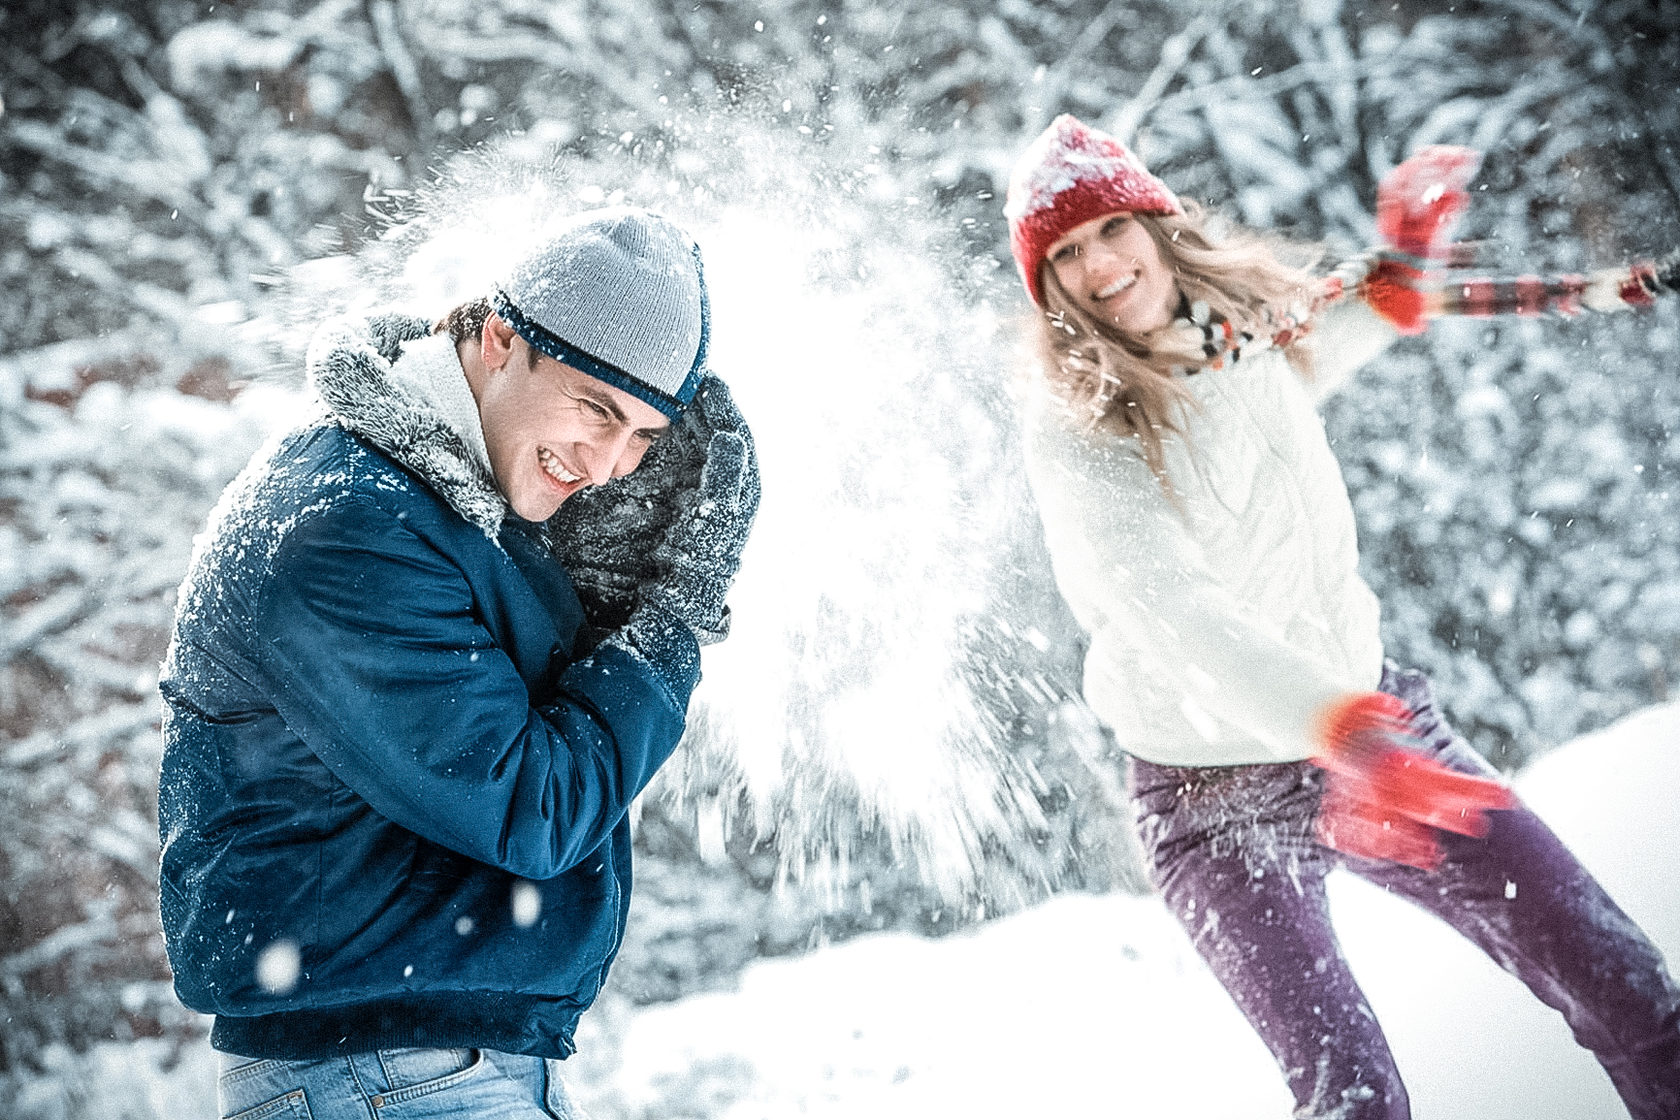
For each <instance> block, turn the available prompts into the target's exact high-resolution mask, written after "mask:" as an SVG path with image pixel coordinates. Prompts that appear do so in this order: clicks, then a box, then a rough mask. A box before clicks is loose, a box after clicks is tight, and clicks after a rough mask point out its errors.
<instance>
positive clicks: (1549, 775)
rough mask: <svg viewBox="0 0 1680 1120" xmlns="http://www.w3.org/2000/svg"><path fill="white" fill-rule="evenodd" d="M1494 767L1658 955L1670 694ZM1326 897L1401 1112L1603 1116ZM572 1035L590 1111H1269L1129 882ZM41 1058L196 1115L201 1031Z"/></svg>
mask: <svg viewBox="0 0 1680 1120" xmlns="http://www.w3.org/2000/svg"><path fill="white" fill-rule="evenodd" d="M1518 785H1519V787H1520V789H1521V791H1522V793H1523V795H1524V796H1525V797H1526V798H1527V799H1528V801H1529V802H1530V804H1532V805H1533V806H1534V807H1535V808H1536V809H1538V810H1539V811H1540V813H1541V814H1542V815H1543V816H1544V817H1546V819H1547V820H1548V821H1550V822H1551V823H1552V824H1553V826H1554V827H1555V828H1556V829H1557V830H1558V832H1559V833H1560V834H1561V835H1562V836H1563V837H1564V839H1565V840H1566V841H1568V842H1569V843H1570V844H1571V845H1572V846H1573V847H1574V849H1575V850H1576V851H1577V852H1578V853H1579V854H1580V855H1581V857H1582V858H1583V859H1584V860H1585V861H1586V862H1587V864H1588V865H1589V866H1590V867H1591V868H1592V869H1593V870H1594V871H1595V872H1596V873H1597V874H1598V875H1599V877H1600V879H1601V880H1602V881H1603V882H1604V883H1605V885H1606V886H1607V887H1608V888H1609V890H1610V891H1611V893H1612V894H1613V895H1614V896H1615V897H1616V899H1617V900H1618V901H1619V902H1620V903H1621V904H1622V905H1623V906H1624V907H1625V908H1626V909H1627V910H1628V911H1629V912H1630V913H1631V914H1632V915H1633V917H1634V918H1635V919H1636V920H1638V921H1639V922H1640V923H1641V924H1642V925H1643V926H1644V927H1645V928H1646V929H1647V930H1648V931H1649V932H1650V933H1651V934H1652V936H1653V937H1654V938H1655V939H1656V940H1657V942H1658V944H1659V945H1660V946H1661V947H1662V949H1663V950H1664V952H1665V953H1666V954H1667V955H1668V957H1669V959H1670V960H1680V897H1677V896H1676V891H1675V887H1674V883H1675V881H1676V872H1677V870H1680V840H1677V839H1676V837H1677V836H1680V798H1676V797H1675V796H1674V791H1675V790H1676V789H1680V704H1670V705H1665V706H1662V707H1656V708H1650V709H1647V710H1646V711H1644V712H1641V713H1639V714H1638V715H1635V716H1633V717H1631V718H1629V719H1627V720H1624V721H1623V722H1622V723H1620V724H1617V725H1616V726H1614V727H1612V728H1610V729H1608V730H1606V731H1604V732H1602V733H1600V734H1597V735H1592V736H1589V737H1586V738H1583V739H1580V740H1577V741H1576V742H1574V743H1571V744H1569V745H1568V746H1566V747H1563V748H1561V749H1559V750H1557V751H1555V752H1553V753H1551V754H1550V755H1548V756H1547V757H1545V758H1544V759H1542V760H1541V761H1540V762H1538V763H1536V764H1535V765H1534V766H1532V767H1531V768H1530V769H1529V770H1528V771H1527V772H1526V773H1525V774H1524V775H1523V776H1522V778H1521V780H1520V781H1519V783H1518ZM1334 900H1335V905H1336V907H1337V912H1338V916H1339V922H1340V929H1341V931H1342V934H1343V941H1344V944H1345V945H1346V948H1347V951H1348V954H1349V956H1350V957H1351V958H1352V959H1353V962H1354V965H1355V967H1356V968H1357V970H1358V972H1359V975H1360V977H1361V978H1362V980H1363V981H1364V983H1365V985H1366V988H1367V990H1368V991H1369V993H1370V995H1371V999H1372V1001H1373V1003H1375V1005H1376V1008H1377V1011H1378V1013H1379V1015H1380V1016H1381V1018H1382V1021H1383V1025H1384V1027H1385V1029H1386V1030H1387V1031H1388V1035H1389V1038H1390V1040H1391V1042H1392V1043H1393V1045H1394V1049H1395V1052H1396V1054H1397V1056H1398V1058H1399V1061H1400V1064H1401V1067H1402V1069H1403V1070H1404V1071H1405V1073H1406V1075H1407V1080H1408V1084H1409V1086H1410V1089H1411V1092H1412V1100H1413V1108H1414V1114H1415V1117H1416V1120H1462V1118H1464V1117H1476V1118H1477V1120H1535V1118H1545V1120H1551V1118H1558V1120H1616V1118H1618V1117H1625V1116H1626V1113H1625V1111H1624V1110H1623V1109H1622V1108H1621V1106H1620V1105H1619V1104H1618V1103H1617V1101H1616V1098H1615V1095H1614V1093H1613V1092H1612V1091H1611V1089H1610V1085H1609V1082H1608V1081H1607V1080H1606V1079H1605V1077H1604V1075H1603V1074H1602V1073H1601V1072H1600V1071H1599V1069H1598V1067H1597V1065H1596V1064H1595V1063H1594V1062H1593V1061H1592V1060H1591V1059H1590V1058H1589V1057H1588V1056H1587V1055H1586V1053H1585V1052H1584V1051H1582V1050H1580V1049H1579V1048H1577V1047H1576V1046H1575V1045H1574V1043H1573V1042H1572V1041H1571V1040H1570V1038H1569V1034H1568V1031H1567V1030H1566V1028H1565V1027H1564V1026H1563V1024H1562V1021H1561V1020H1559V1019H1558V1018H1557V1017H1556V1016H1555V1015H1553V1014H1552V1013H1551V1012H1549V1011H1548V1010H1546V1009H1545V1008H1543V1007H1542V1006H1540V1004H1539V1003H1537V1002H1536V1001H1535V1000H1533V999H1532V998H1530V997H1529V996H1528V994H1527V992H1526V991H1525V990H1523V989H1522V988H1521V987H1520V986H1519V985H1518V984H1517V983H1516V982H1515V981H1513V980H1511V979H1510V978H1508V977H1506V976H1505V975H1504V974H1503V973H1501V972H1499V971H1498V970H1497V969H1495V968H1494V967H1493V966H1492V965H1491V964H1489V963H1488V962H1487V961H1486V960H1485V959H1483V958H1481V957H1480V956H1479V955H1478V954H1477V953H1476V951H1475V950H1473V949H1471V948H1470V947H1469V946H1468V945H1467V944H1466V943H1465V942H1463V941H1462V940H1460V939H1459V938H1457V937H1456V936H1455V935H1454V934H1452V933H1451V932H1450V931H1448V930H1447V929H1446V928H1445V927H1444V926H1442V925H1440V924H1439V923H1437V922H1435V921H1434V920H1433V919H1431V918H1429V917H1427V916H1425V915H1422V914H1421V913H1419V912H1417V911H1415V910H1412V909H1411V908H1409V907H1407V906H1406V905H1404V904H1402V903H1398V902H1396V901H1394V900H1393V899H1390V898H1388V897H1387V896H1386V895H1384V894H1382V893H1381V892H1379V891H1376V890H1374V889H1371V888H1369V887H1367V886H1366V885H1365V884H1363V883H1361V882H1359V881H1357V880H1353V879H1346V880H1342V881H1338V882H1336V883H1335V887H1334ZM580 1042H581V1043H582V1044H583V1046H584V1047H585V1052H584V1054H582V1055H580V1057H579V1058H577V1059H574V1061H573V1062H571V1063H568V1067H569V1069H570V1072H571V1079H572V1082H573V1085H574V1091H575V1092H576V1094H577V1095H578V1096H579V1097H580V1099H581V1100H582V1102H583V1103H584V1104H586V1105H587V1106H588V1107H589V1108H590V1109H591V1111H592V1112H593V1113H594V1115H595V1116H596V1118H597V1120H611V1118H614V1117H618V1118H622V1120H643V1118H648V1120H651V1118H652V1117H660V1118H661V1120H676V1118H696V1120H698V1118H711V1120H761V1118H762V1120H784V1118H789V1117H801V1116H803V1117H816V1118H822V1117H835V1118H838V1117H857V1116H870V1117H873V1118H875V1120H891V1118H893V1117H906V1118H909V1117H915V1118H916V1120H925V1118H926V1117H946V1116H962V1117H965V1118H966V1120H986V1118H989V1117H997V1118H1000V1120H1001V1118H1003V1117H1009V1118H1014V1117H1018V1116H1023V1115H1032V1116H1043V1115H1050V1116H1069V1117H1088V1116H1121V1117H1159V1116H1171V1117H1173V1118H1174V1120H1267V1118H1271V1117H1275V1118H1278V1120H1282V1118H1283V1117H1285V1116H1287V1115H1288V1112H1289V1102H1288V1099H1287V1096H1286V1094H1285V1093H1284V1091H1283V1088H1282V1086H1281V1082H1280V1081H1279V1079H1278V1076H1277V1074H1276V1072H1275V1071H1274V1070H1273V1068H1272V1065H1271V1061H1270V1059H1269V1057H1268V1056H1267V1055H1266V1053H1265V1051H1264V1050H1263V1049H1262V1048H1261V1046H1260V1044H1259V1042H1258V1041H1256V1039H1255V1038H1254V1036H1253V1035H1252V1034H1251V1033H1250V1032H1249V1030H1248V1028H1247V1027H1246V1025H1245V1024H1244V1023H1243V1022H1242V1020H1241V1018H1240V1017H1239V1016H1238V1014H1237V1012H1236V1011H1235V1009H1234V1008H1233V1007H1232V1005H1231V1004H1230V1002H1229V1001H1228V1000H1227V998H1226V997H1225V995H1224V993H1223V992H1222V991H1221V990H1220V988H1219V987H1218V985H1217V984H1215V983H1214V981H1213V979H1212V978H1211V977H1210V976H1209V975H1208V973H1207V972H1206V970H1205V969H1203V968H1202V966H1201V964H1200V962H1199V961H1198V960H1197V959H1196V957H1195V955H1194V954H1193V952H1192V951H1191V950H1190V948H1189V945H1188V944H1187V942H1186V941H1185V939H1184V937H1183V936H1182V934H1180V932H1179V931H1178V929H1177V927H1176V926H1175V925H1174V924H1173V923H1172V922H1171V921H1169V920H1168V918H1167V916H1166V913H1165V911H1164V910H1163V909H1162V908H1161V907H1160V905H1159V903H1158V902H1156V901H1155V900H1153V899H1148V898H1132V897H1122V896H1111V897H1095V896H1090V895H1069V896H1064V897H1062V898H1058V899H1055V900H1053V901H1051V902H1049V903H1046V904H1044V905H1042V906H1039V907H1037V908H1035V909H1033V910H1030V911H1027V912H1025V913H1021V914H1017V915H1014V916H1012V917H1008V918H1004V919H1000V920H998V921H996V922H993V923H991V924H989V925H987V926H985V927H983V928H981V929H980V930H978V931H976V932H974V933H970V934H966V935H959V936H954V937H948V938H945V939H942V940H928V939H924V938H918V937H913V936H908V935H903V934H889V935H883V936H874V937H865V938H860V939H858V940H856V941H852V942H849V943H847V944H844V945H840V946H837V947H834V948H828V949H823V950H820V951H818V952H814V953H812V954H810V955H809V956H805V957H801V958H792V959H783V960H774V961H765V962H762V963H760V964H757V965H755V966H753V967H751V968H749V969H748V970H747V971H746V973H745V974H744V975H743V976H742V978H741V983H740V986H739V989H738V990H736V991H733V992H728V993H721V994H714V995H707V996H701V997H696V998H691V999H688V1000H684V1001H681V1002H678V1003H673V1004H667V1005H662V1006H657V1007H651V1008H648V1009H645V1010H643V1011H641V1012H640V1013H638V1014H634V1015H631V1016H629V1017H628V1018H626V1019H622V1020H617V1021H614V1020H613V1017H612V1016H611V1015H610V1013H607V1014H597V1015H595V1016H593V1017H586V1019H585V1032H584V1037H582V1038H581V1039H580ZM47 1057H48V1058H49V1059H50V1060H53V1064H54V1065H55V1066H57V1067H58V1068H56V1069H55V1070H54V1071H53V1073H52V1074H51V1075H49V1076H48V1077H45V1078H41V1079H40V1080H39V1081H38V1082H37V1083H36V1085H35V1089H36V1090H37V1092H35V1093H34V1094H29V1093H26V1094H25V1096H24V1098H23V1101H22V1102H21V1103H22V1104H23V1105H24V1106H25V1111H26V1114H27V1115H28V1116H30V1117H40V1118H43V1120H44V1118H47V1117H64V1116H68V1117H80V1116H99V1117H102V1118H109V1120H153V1118H167V1120H209V1118H210V1117H213V1116H214V1115H215V1109H214V1073H213V1061H212V1059H211V1056H210V1054H209V1052H208V1051H207V1050H205V1049H202V1048H193V1049H191V1050H190V1051H189V1052H188V1053H186V1054H182V1055H176V1056H175V1057H176V1060H175V1061H174V1062H172V1063H171V1065H172V1068H171V1069H170V1071H169V1072H167V1073H163V1072H160V1071H159V1063H160V1061H162V1060H163V1059H164V1050H163V1049H162V1048H161V1047H158V1046H157V1045H156V1044H153V1043H144V1044H140V1045H137V1046H130V1047H116V1046H111V1047H106V1048H103V1049H102V1050H100V1051H97V1052H95V1053H94V1054H92V1055H89V1056H86V1057H83V1058H73V1057H71V1056H70V1055H68V1054H64V1055H60V1056H59V1057H58V1058H57V1059H53V1056H52V1055H48V1056H47ZM67 1085H69V1086H74V1087H75V1091H76V1094H77V1097H78V1099H76V1100H66V1099H64V1098H63V1097H62V1096H61V1095H60V1093H61V1091H62V1089H63V1087H64V1086H67Z"/></svg>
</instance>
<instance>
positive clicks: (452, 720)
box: [256, 503, 698, 879]
mask: <svg viewBox="0 0 1680 1120" xmlns="http://www.w3.org/2000/svg"><path fill="white" fill-rule="evenodd" d="M256 625H257V627H258V631H259V633H260V634H261V636H262V640H261V642H260V645H261V647H262V652H261V654H260V661H259V665H258V670H259V672H260V674H261V675H262V677H263V680H262V681H261V682H260V683H261V684H262V686H263V687H264V689H265V691H266V692H267V694H268V695H269V696H270V697H272V698H273V702H274V705H275V707H276V709H277V710H278V711H279V713H280V716H281V718H282V719H284V720H285V722H286V724H287V726H288V727H290V728H291V729H292V731H293V732H294V733H295V734H296V735H298V736H299V737H300V738H301V739H302V740H303V741H304V742H305V744H307V746H308V747H309V748H310V750H311V751H312V752H313V753H314V754H315V755H316V756H317V757H318V758H319V759H320V760H321V761H322V762H323V763H324V764H325V765H326V766H327V767H328V768H329V769H331V770H332V772H333V773H334V774H335V775H336V776H337V777H338V778H339V780H341V781H342V782H344V784H345V785H346V786H348V787H349V788H350V789H351V790H353V791H354V792H355V793H356V794H357V795H358V796H359V797H360V798H362V799H363V800H364V801H366V802H367V804H368V805H369V806H371V807H372V808H373V810H374V811H376V812H378V813H379V814H381V815H382V816H385V817H387V818H388V819H390V820H392V821H395V822H396V823H398V824H400V825H402V826H403V827H404V828H407V829H409V830H410V831H412V832H415V833H418V834H419V835H421V836H424V837H426V838H427V839H429V840H431V841H433V842H435V843H438V844H441V845H443V846H445V847H448V848H451V849H453V850H455V851H458V852H460V853H462V854H464V855H467V856H470V857H472V858H474V859H477V860H480V861H481V862H484V863H489V864H492V865H495V866H497V867H501V868H504V869H506V870H508V871H511V872H514V873H515V874H519V875H523V876H526V877H528V878H532V879H547V878H551V877H553V876H555V875H558V874H560V873H562V872H564V871H566V870H567V869H569V868H570V867H572V866H573V865H574V864H576V863H578V862H580V861H582V860H583V859H584V858H585V857H586V856H588V855H589V854H590V853H591V852H593V851H594V850H595V849H596V848H598V847H600V845H601V844H602V842H603V841H605V840H606V839H607V837H608V836H609V835H610V834H611V832H612V831H613V829H614V828H615V827H616V826H617V824H618V823H619V821H620V820H621V819H622V818H623V816H624V814H625V811H626V810H627V809H628V807H629V805H630V803H631V801H632V800H633V799H634V798H635V796H636V795H637V794H638V793H640V792H641V790H642V788H643V787H644V786H645V785H646V784H647V783H648V782H649V781H650V780H651V779H652V777H653V775H654V772H655V771H656V770H657V769H658V768H659V766H660V765H661V764H662V763H664V761H665V760H666V759H667V758H668V757H669V756H670V754H671V753H672V751H673V750H674V749H675V748H676V745H677V741H678V739H679V738H680V736H681V734H682V730H683V721H684V715H685V710H686V707H687V702H688V694H689V692H690V691H691V690H692V688H693V687H694V683H695V679H694V674H693V673H692V672H689V673H684V672H675V673H673V672H671V666H663V667H656V666H655V665H654V664H653V663H652V661H650V660H649V658H648V657H647V656H645V655H639V654H637V653H636V652H635V651H634V650H633V649H631V648H628V647H626V646H624V645H622V644H615V643H607V644H603V645H602V646H601V647H600V648H598V649H597V650H596V651H595V653H593V654H592V655H590V656H589V657H586V658H584V659H582V660H580V661H577V662H575V663H574V664H572V665H570V666H568V667H567V668H566V669H565V670H564V671H563V672H562V673H561V674H560V676H559V678H558V682H557V689H556V691H555V695H554V699H553V701H552V702H550V703H544V704H542V705H541V706H533V705H532V703H531V696H530V693H529V691H528V690H527V687H526V684H525V681H524V680H523V679H522V678H521V677H520V675H519V672H518V670H517V668H516V667H515V665H514V663H513V662H512V660H511V659H510V658H509V657H508V656H507V654H506V653H504V652H503V651H502V650H501V649H500V648H499V647H498V646H497V645H496V644H495V642H494V641H493V640H492V637H491V635H490V633H489V631H488V630H487V629H486V628H485V627H484V626H483V624H482V623H481V622H480V621H479V620H478V617H477V616H476V614H475V611H474V604H473V596H472V591H471V588H470V586H469V585H468V582H467V580H466V578H465V577H464V575H463V573H462V572H461V571H460V569H459V568H458V567H456V566H455V564H454V563H453V562H452V561H451V560H450V559H449V558H448V557H446V556H444V555H442V554H441V553H439V552H438V551H437V550H436V549H435V548H433V547H432V546H431V545H429V544H428V543H426V542H425V541H423V540H421V539H420V538H419V537H417V536H416V535H415V534H414V533H412V532H410V531H409V530H408V529H407V528H406V527H405V526H404V525H403V523H402V519H401V518H399V517H398V516H396V515H394V514H392V513H391V512H389V511H387V510H384V509H380V508H377V507H375V506H372V505H370V504H367V503H345V504H343V505H339V506H335V507H333V508H332V509H330V510H328V511H326V512H324V513H321V514H319V515H317V516H314V517H312V518H311V519H309V520H308V521H306V522H305V523H303V524H301V525H299V526H297V527H296V528H294V529H293V530H292V531H291V532H290V533H288V534H287V537H286V539H285V542H284V543H283V544H282V546H281V548H280V550H279V552H278V553H277V554H276V555H275V557H274V558H273V561H272V563H271V565H270V568H269V572H268V575H267V578H266V580H265V585H264V588H263V591H262V594H261V595H260V597H259V603H258V609H257V612H256ZM689 641H690V644H691V645H692V638H690V639H689ZM679 652H681V651H679ZM688 652H689V653H691V654H693V657H692V664H696V665H697V664H698V655H697V651H688ZM679 660H681V661H684V662H686V661H687V659H679Z"/></svg>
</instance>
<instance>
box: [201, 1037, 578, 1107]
mask: <svg viewBox="0 0 1680 1120" xmlns="http://www.w3.org/2000/svg"><path fill="white" fill-rule="evenodd" d="M558 1066H559V1063H558V1062H555V1061H550V1060H547V1059H544V1058H534V1057H530V1056H528V1055H525V1054H504V1053H501V1052H500V1051H497V1050H429V1049H416V1048H403V1049H396V1050H372V1051H368V1052H367V1053H364V1054H349V1055H345V1056H341V1057H336V1058H320V1059H311V1060H306V1061H290V1060H286V1059H283V1058H245V1057H241V1056H239V1055H237V1054H222V1055H221V1079H220V1083H219V1085H218V1086H217V1101H218V1103H219V1104H220V1106H221V1115H222V1120H463V1118H466V1117H471V1118H472V1120H588V1117H587V1116H586V1115H585V1114H584V1112H583V1110H582V1109H580V1108H578V1107H577V1105H575V1104H573V1103H572V1101H571V1099H570V1098H569V1097H567V1095H566V1089H565V1086H563V1085H562V1084H561V1083H560V1075H559V1072H558Z"/></svg>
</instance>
